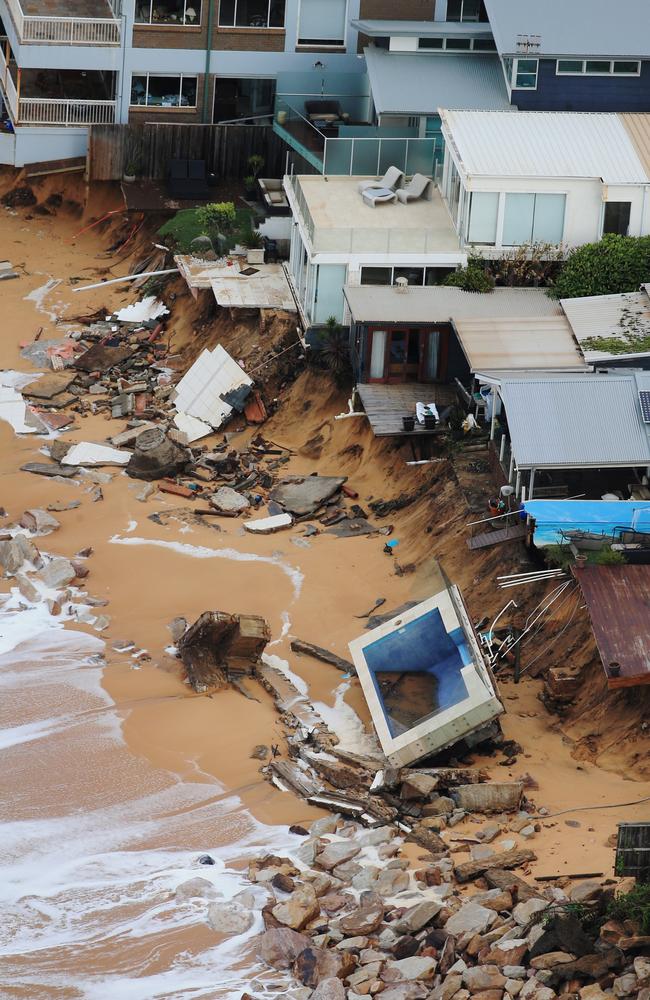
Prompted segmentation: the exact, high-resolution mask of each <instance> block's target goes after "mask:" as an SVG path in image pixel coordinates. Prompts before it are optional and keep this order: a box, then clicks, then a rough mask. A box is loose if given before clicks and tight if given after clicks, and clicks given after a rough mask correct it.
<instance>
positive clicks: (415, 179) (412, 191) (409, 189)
mask: <svg viewBox="0 0 650 1000" xmlns="http://www.w3.org/2000/svg"><path fill="white" fill-rule="evenodd" d="M432 186H433V181H432V180H431V178H430V177H425V176H424V174H413V176H412V178H411V180H410V181H409V182H408V184H405V185H404V187H403V188H400V189H399V191H397V197H398V198H399V200H400V201H401V202H402V204H403V205H407V204H408V203H409V201H418V199H420V198H423V197H424V196H425V195H426V196H427V197H430V196H431V195H430V192H431V188H432Z"/></svg>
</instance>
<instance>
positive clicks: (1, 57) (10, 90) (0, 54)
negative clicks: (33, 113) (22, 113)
mask: <svg viewBox="0 0 650 1000" xmlns="http://www.w3.org/2000/svg"><path fill="white" fill-rule="evenodd" d="M0 84H2V89H3V91H4V96H5V98H6V100H7V104H8V105H9V110H10V111H11V114H12V115H13V118H14V120H15V119H16V118H17V117H18V95H17V93H16V85H15V83H14V81H13V80H12V78H11V73H10V72H9V67H8V66H7V60H6V58H5V51H4V43H0Z"/></svg>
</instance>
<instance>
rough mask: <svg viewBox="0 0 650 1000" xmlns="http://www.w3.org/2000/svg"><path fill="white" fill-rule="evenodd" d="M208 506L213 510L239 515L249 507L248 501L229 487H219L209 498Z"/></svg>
mask: <svg viewBox="0 0 650 1000" xmlns="http://www.w3.org/2000/svg"><path fill="white" fill-rule="evenodd" d="M210 504H211V506H212V507H214V508H215V510H222V511H225V512H226V513H233V514H241V513H242V512H243V511H245V510H248V508H249V507H250V500H248V499H247V498H246V497H245V496H243V494H241V493H238V492H237V490H233V489H232V488H231V487H230V486H220V487H219V489H218V490H217V492H216V493H213V494H212V496H211V497H210Z"/></svg>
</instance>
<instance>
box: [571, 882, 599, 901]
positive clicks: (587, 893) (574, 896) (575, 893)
mask: <svg viewBox="0 0 650 1000" xmlns="http://www.w3.org/2000/svg"><path fill="white" fill-rule="evenodd" d="M602 892H603V887H602V885H601V884H600V882H596V881H594V880H593V879H590V880H588V881H587V882H578V884H577V885H574V886H573V887H572V889H571V892H570V894H569V895H570V899H571V902H572V903H589V902H591V901H592V900H594V899H598V898H599V897H600V896H601V895H602Z"/></svg>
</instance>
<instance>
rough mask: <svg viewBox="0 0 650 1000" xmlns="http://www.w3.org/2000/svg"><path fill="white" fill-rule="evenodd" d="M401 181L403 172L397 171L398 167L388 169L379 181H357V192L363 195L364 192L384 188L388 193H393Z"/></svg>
mask: <svg viewBox="0 0 650 1000" xmlns="http://www.w3.org/2000/svg"><path fill="white" fill-rule="evenodd" d="M403 180H404V171H403V170H399V168H398V167H389V168H388V170H387V171H386V173H385V174H384V176H383V177H380V178H379V180H373V179H370V180H365V181H359V184H358V191H359V194H363V192H364V191H369V190H371V189H372V188H384V189H385V190H388V191H395V190H396V189H397V188H398V187H399V186H400V184H401V183H402V181H403Z"/></svg>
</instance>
